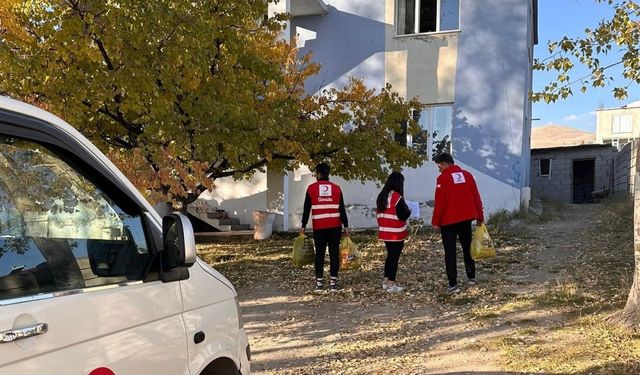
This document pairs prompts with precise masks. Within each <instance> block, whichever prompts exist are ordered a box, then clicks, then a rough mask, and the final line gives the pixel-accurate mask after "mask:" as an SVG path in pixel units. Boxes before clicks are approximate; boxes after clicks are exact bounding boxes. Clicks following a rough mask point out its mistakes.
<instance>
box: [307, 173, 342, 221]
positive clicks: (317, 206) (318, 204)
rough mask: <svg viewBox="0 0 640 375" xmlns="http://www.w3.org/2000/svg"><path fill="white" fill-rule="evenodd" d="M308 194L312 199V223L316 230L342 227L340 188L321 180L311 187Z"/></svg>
mask: <svg viewBox="0 0 640 375" xmlns="http://www.w3.org/2000/svg"><path fill="white" fill-rule="evenodd" d="M307 194H308V195H309V197H310V198H311V223H312V225H313V229H314V230H316V229H327V228H341V227H342V220H341V219H340V197H341V196H342V191H341V190H340V186H338V185H336V184H334V183H333V182H329V181H326V180H320V181H316V182H314V183H312V184H311V185H309V187H308V188H307Z"/></svg>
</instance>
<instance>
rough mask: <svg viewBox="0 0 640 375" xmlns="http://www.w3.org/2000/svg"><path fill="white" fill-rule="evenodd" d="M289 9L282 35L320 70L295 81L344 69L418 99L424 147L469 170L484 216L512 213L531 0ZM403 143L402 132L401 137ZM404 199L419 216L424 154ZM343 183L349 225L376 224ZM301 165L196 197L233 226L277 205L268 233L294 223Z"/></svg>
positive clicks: (427, 215)
mask: <svg viewBox="0 0 640 375" xmlns="http://www.w3.org/2000/svg"><path fill="white" fill-rule="evenodd" d="M283 11H286V12H289V13H290V14H291V15H292V18H291V20H290V22H289V27H288V28H287V31H286V33H285V34H286V36H285V37H291V35H298V36H299V45H300V48H301V51H300V53H302V54H304V53H306V52H308V51H313V58H314V60H316V61H317V62H319V63H320V64H321V66H322V69H321V71H320V73H319V74H318V75H317V76H315V77H313V78H311V79H309V80H308V81H307V82H306V83H305V87H306V89H307V91H308V92H309V93H310V94H311V93H314V92H316V91H318V90H320V89H322V88H326V87H331V86H338V87H340V86H343V85H344V84H345V83H346V82H347V81H348V79H349V77H351V76H358V77H364V79H365V82H366V83H367V85H368V86H370V87H378V88H379V87H382V86H383V85H384V84H385V83H387V82H389V83H391V84H392V85H393V88H394V89H395V90H396V91H397V92H399V93H400V94H401V95H402V96H404V97H405V98H412V97H416V96H417V97H419V99H420V100H421V101H422V102H423V103H424V104H426V105H427V107H426V108H425V110H424V111H423V112H422V113H421V114H420V120H419V122H420V124H421V125H422V127H423V129H424V130H425V133H426V134H433V133H434V132H436V133H437V135H436V136H435V137H432V138H433V139H431V140H430V142H429V144H428V145H426V147H425V152H428V153H430V154H431V153H432V150H433V149H434V148H435V146H436V145H438V144H439V145H440V146H444V147H446V148H449V149H450V150H451V151H452V153H453V156H454V158H455V159H456V163H457V164H459V165H461V166H462V167H463V168H465V169H468V170H469V171H470V172H471V173H473V174H474V176H475V177H476V180H477V182H478V186H479V189H480V193H481V195H482V197H483V201H484V205H485V215H488V214H490V213H491V212H495V211H496V210H498V209H507V210H513V209H517V208H518V207H519V206H520V205H521V203H524V204H527V203H528V199H529V168H530V150H529V149H530V147H529V146H530V133H531V103H530V101H529V99H528V92H529V91H530V90H531V81H532V59H533V46H534V44H535V43H536V42H537V40H536V39H537V30H536V28H537V1H536V0H325V1H322V0H281V1H280V2H279V3H278V4H277V5H275V6H274V8H272V9H270V12H272V13H273V12H283ZM409 142H411V140H409ZM403 174H404V175H405V179H406V182H405V196H406V198H407V199H409V200H413V201H418V202H420V208H421V210H420V211H421V216H422V217H423V218H424V219H425V222H427V223H429V222H430V219H431V213H432V207H431V206H432V204H431V202H432V201H433V199H434V189H435V179H436V177H437V175H438V170H437V168H436V166H435V164H434V163H433V162H430V161H429V162H426V163H425V164H424V165H423V166H422V167H419V168H416V169H410V170H404V171H403ZM332 180H333V181H335V182H337V183H338V184H339V185H341V186H342V188H343V191H344V197H345V202H346V204H347V209H348V214H349V220H350V224H351V226H352V227H356V228H363V227H374V226H375V225H376V223H375V219H374V215H373V208H374V206H375V203H374V202H375V197H376V196H377V194H378V192H379V187H378V186H376V184H375V183H373V182H369V183H364V184H362V183H360V182H346V181H344V180H342V179H340V178H337V177H334V178H332ZM313 181H314V178H313V176H312V175H311V173H310V171H309V170H307V169H305V170H297V171H295V172H291V173H289V174H287V175H285V176H283V175H281V174H276V173H257V174H255V175H254V178H253V179H252V180H251V181H242V182H236V181H233V180H231V179H229V180H217V181H216V184H217V186H218V187H217V189H216V190H215V191H214V192H213V193H212V194H206V195H204V196H203V197H202V198H201V199H205V200H208V201H209V202H210V204H211V205H212V206H216V207H219V208H222V209H224V210H226V211H227V212H229V214H230V215H231V216H234V217H237V218H239V219H240V221H241V222H245V223H250V222H251V212H252V211H254V210H265V209H266V210H271V211H274V212H277V214H278V215H277V218H276V222H275V227H276V229H285V230H287V229H292V228H299V227H300V218H301V215H302V205H303V201H304V194H305V191H306V187H307V186H308V185H309V184H310V183H311V182H313Z"/></svg>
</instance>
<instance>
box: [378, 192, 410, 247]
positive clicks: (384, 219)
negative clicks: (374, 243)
mask: <svg viewBox="0 0 640 375" xmlns="http://www.w3.org/2000/svg"><path fill="white" fill-rule="evenodd" d="M400 199H402V195H400V194H399V193H397V192H395V191H391V192H390V193H389V198H388V199H387V208H385V210H384V211H382V212H378V214H377V215H376V216H377V219H378V239H380V240H382V241H404V240H406V239H407V237H409V231H408V230H407V221H406V220H400V219H398V214H397V212H396V206H397V205H398V202H400Z"/></svg>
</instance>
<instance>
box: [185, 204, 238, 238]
mask: <svg viewBox="0 0 640 375" xmlns="http://www.w3.org/2000/svg"><path fill="white" fill-rule="evenodd" d="M187 212H189V214H191V215H193V216H194V217H196V218H198V219H199V220H202V221H203V222H205V223H207V224H208V225H210V226H212V227H214V228H216V229H218V230H219V231H222V232H229V231H235V230H249V229H251V226H250V225H247V224H240V221H239V220H238V219H236V218H226V219H213V218H211V216H215V215H216V214H215V213H212V212H198V211H197V210H195V209H193V208H191V207H189V208H188V209H187Z"/></svg>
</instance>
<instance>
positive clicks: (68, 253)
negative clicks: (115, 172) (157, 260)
mask: <svg viewBox="0 0 640 375" xmlns="http://www.w3.org/2000/svg"><path fill="white" fill-rule="evenodd" d="M133 212H138V213H133V214H132V213H131V207H128V209H127V210H124V209H122V208H121V207H120V206H118V205H117V204H116V203H114V201H113V200H111V199H110V198H109V197H108V196H107V194H105V192H103V191H102V190H101V189H100V188H98V187H97V186H96V185H95V184H93V183H92V182H91V181H90V180H89V179H87V178H85V176H84V175H83V173H80V172H79V171H78V170H76V169H74V168H73V167H72V166H71V165H70V164H69V163H67V162H66V161H65V160H63V159H62V158H60V157H58V156H57V155H56V154H54V153H53V152H52V151H50V150H49V149H47V148H46V147H45V146H43V145H41V144H37V143H33V142H29V141H26V140H22V139H19V138H11V137H4V136H0V300H4V299H9V298H18V297H26V296H32V295H36V294H40V293H54V292H62V291H69V290H75V289H83V288H89V287H96V286H104V285H109V284H116V283H122V282H127V281H133V280H141V279H142V278H143V277H144V274H145V271H146V270H147V268H148V265H149V262H150V261H151V255H150V253H149V249H148V247H147V240H146V237H145V233H144V229H143V224H142V219H141V215H140V213H139V210H134V211H133Z"/></svg>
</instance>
